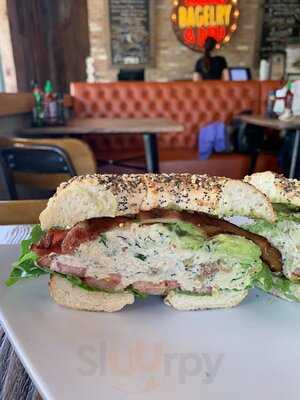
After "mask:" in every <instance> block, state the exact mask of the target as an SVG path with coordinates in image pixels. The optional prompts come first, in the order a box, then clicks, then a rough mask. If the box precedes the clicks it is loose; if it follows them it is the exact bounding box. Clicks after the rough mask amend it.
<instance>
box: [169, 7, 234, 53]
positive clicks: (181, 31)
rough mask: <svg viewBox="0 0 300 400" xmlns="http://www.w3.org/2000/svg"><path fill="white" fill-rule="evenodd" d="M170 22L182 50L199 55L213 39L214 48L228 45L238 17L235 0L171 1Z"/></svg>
mask: <svg viewBox="0 0 300 400" xmlns="http://www.w3.org/2000/svg"><path fill="white" fill-rule="evenodd" d="M172 2H173V10H172V13H171V22H172V25H173V29H174V32H175V34H176V36H177V38H178V39H179V41H180V42H182V43H183V44H184V45H185V46H187V47H189V48H191V49H192V50H195V51H202V49H203V47H204V43H205V40H206V38H207V37H208V36H212V37H213V38H215V39H216V41H217V48H220V47H221V45H222V44H223V43H228V42H229V41H230V39H231V35H232V34H233V33H234V32H235V31H236V29H237V21H238V18H239V15H240V11H239V10H238V7H237V3H238V0H173V1H172Z"/></svg>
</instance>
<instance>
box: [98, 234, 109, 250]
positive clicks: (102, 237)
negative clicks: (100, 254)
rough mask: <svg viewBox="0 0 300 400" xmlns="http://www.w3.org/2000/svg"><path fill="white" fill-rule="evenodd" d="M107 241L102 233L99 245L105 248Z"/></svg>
mask: <svg viewBox="0 0 300 400" xmlns="http://www.w3.org/2000/svg"><path fill="white" fill-rule="evenodd" d="M107 241H108V239H107V236H106V234H105V233H102V235H100V239H99V243H103V244H104V246H105V247H108V246H107Z"/></svg>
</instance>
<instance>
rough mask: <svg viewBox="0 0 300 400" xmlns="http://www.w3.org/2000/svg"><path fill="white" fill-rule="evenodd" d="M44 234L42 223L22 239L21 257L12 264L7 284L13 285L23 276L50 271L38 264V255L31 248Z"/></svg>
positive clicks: (37, 274)
mask: <svg viewBox="0 0 300 400" xmlns="http://www.w3.org/2000/svg"><path fill="white" fill-rule="evenodd" d="M43 234H44V233H43V231H42V230H41V227H40V225H35V226H34V227H33V228H32V231H31V234H30V238H29V239H26V240H23V241H22V243H21V254H20V256H19V259H18V260H17V261H16V262H14V263H13V264H12V271H11V273H10V275H9V278H8V279H7V281H6V285H7V286H12V285H14V284H15V283H16V282H18V281H19V280H20V279H23V278H37V277H39V276H41V275H45V274H47V273H48V272H46V271H44V270H43V269H42V268H40V267H38V266H37V264H36V262H37V259H38V256H37V255H36V254H35V253H34V252H33V251H31V250H30V247H31V245H32V244H33V243H37V242H38V241H39V240H40V239H41V238H42V236H43Z"/></svg>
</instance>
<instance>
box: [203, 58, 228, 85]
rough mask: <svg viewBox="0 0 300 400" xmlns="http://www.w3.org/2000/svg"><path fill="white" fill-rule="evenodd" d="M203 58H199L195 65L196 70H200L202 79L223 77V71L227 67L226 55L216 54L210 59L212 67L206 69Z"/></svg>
mask: <svg viewBox="0 0 300 400" xmlns="http://www.w3.org/2000/svg"><path fill="white" fill-rule="evenodd" d="M203 60H204V59H203V58H199V60H198V61H197V62H196V65H195V72H198V73H199V74H200V75H201V76H202V79H222V72H223V71H224V69H226V68H227V62H226V60H225V58H224V57H221V56H216V57H211V59H210V68H209V70H208V71H205V70H204V68H203Z"/></svg>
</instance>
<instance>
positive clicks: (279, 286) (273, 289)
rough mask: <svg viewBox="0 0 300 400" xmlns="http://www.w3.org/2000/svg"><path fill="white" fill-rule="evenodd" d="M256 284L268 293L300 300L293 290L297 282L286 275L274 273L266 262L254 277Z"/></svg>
mask: <svg viewBox="0 0 300 400" xmlns="http://www.w3.org/2000/svg"><path fill="white" fill-rule="evenodd" d="M254 284H255V286H257V287H259V288H260V289H262V290H264V291H265V292H267V293H273V294H277V295H280V296H283V297H286V298H287V299H289V300H292V301H300V298H298V297H296V296H295V295H294V290H293V289H294V287H295V285H297V284H295V283H293V282H291V281H290V280H289V279H287V278H286V277H284V276H276V275H274V274H273V273H272V272H271V271H270V270H269V268H268V266H267V265H265V264H264V265H263V268H262V269H261V271H260V272H259V273H258V274H256V276H255V277H254Z"/></svg>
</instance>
